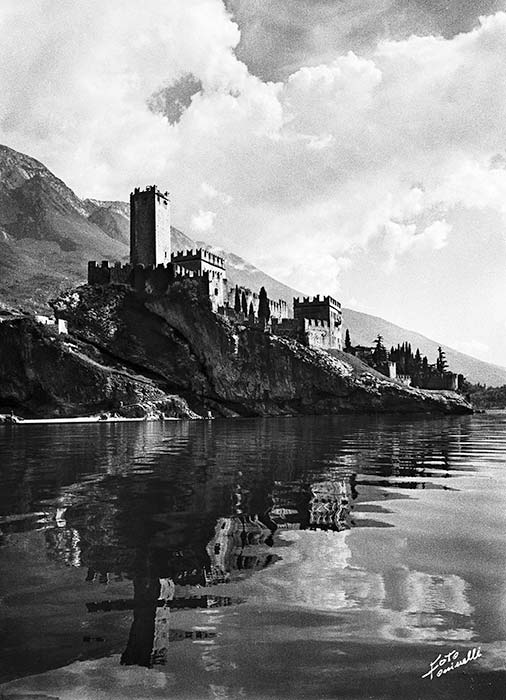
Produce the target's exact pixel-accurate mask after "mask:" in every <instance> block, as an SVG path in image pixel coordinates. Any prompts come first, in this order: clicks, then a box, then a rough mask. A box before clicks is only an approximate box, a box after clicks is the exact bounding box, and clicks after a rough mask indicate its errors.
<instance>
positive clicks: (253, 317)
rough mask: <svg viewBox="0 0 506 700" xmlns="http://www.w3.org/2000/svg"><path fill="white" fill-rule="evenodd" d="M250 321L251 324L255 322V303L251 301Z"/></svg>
mask: <svg viewBox="0 0 506 700" xmlns="http://www.w3.org/2000/svg"><path fill="white" fill-rule="evenodd" d="M248 320H249V321H250V322H251V323H254V322H255V309H254V308H253V302H252V301H250V303H249V311H248Z"/></svg>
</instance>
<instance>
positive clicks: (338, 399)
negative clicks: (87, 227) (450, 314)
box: [55, 280, 470, 415]
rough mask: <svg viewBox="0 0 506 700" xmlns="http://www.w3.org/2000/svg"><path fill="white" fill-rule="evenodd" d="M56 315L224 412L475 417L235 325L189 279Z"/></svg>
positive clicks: (355, 366) (95, 294)
mask: <svg viewBox="0 0 506 700" xmlns="http://www.w3.org/2000/svg"><path fill="white" fill-rule="evenodd" d="M55 309H56V311H57V313H58V314H59V315H60V316H61V317H64V318H66V319H67V320H68V322H69V327H70V329H71V330H72V332H74V333H75V334H76V335H77V336H78V337H79V338H81V339H83V340H85V341H87V342H91V343H93V344H94V345H95V346H96V347H98V348H100V349H101V350H102V351H106V352H107V353H108V354H109V355H110V356H112V357H115V358H117V359H118V360H121V361H122V362H125V363H128V364H129V365H131V366H135V367H136V368H137V369H138V371H139V372H143V373H150V374H151V375H152V376H154V377H156V378H157V379H158V380H159V381H161V382H164V383H165V385H166V387H167V391H171V392H177V393H181V394H183V395H184V396H186V397H188V398H189V400H190V401H193V402H194V404H195V406H198V407H199V408H203V407H205V408H209V407H210V408H212V409H213V410H214V411H215V412H217V413H221V414H223V415H237V414H239V415H276V414H285V413H286V414H290V413H343V412H374V411H402V412H420V411H433V412H440V413H451V412H454V413H456V412H468V411H469V410H470V406H469V404H467V403H466V402H465V401H464V400H463V399H462V398H461V397H458V396H457V395H455V394H450V393H445V392H437V393H436V392H425V391H421V390H417V389H411V388H407V387H403V386H401V385H399V384H396V383H394V382H391V381H389V380H388V379H387V378H383V377H381V375H377V374H376V373H374V372H372V371H371V370H369V368H367V367H366V366H365V365H363V364H362V363H360V362H358V361H357V360H355V359H354V358H353V359H351V358H350V357H349V356H348V355H346V354H344V353H339V352H334V353H333V354H332V355H330V354H328V353H326V352H324V351H319V350H312V349H309V348H306V347H303V346H302V345H300V344H299V343H296V342H294V341H288V340H285V339H282V338H277V337H275V336H272V335H271V334H269V333H265V332H263V331H261V330H257V329H252V328H248V327H244V326H240V325H234V324H231V323H230V321H228V320H227V319H224V318H222V317H219V316H216V315H215V314H213V313H212V311H211V309H210V306H209V302H208V300H207V298H206V297H205V296H203V295H202V294H201V292H200V289H199V286H198V284H196V283H195V282H194V281H191V280H186V281H184V282H180V283H179V282H178V283H177V284H174V285H173V286H172V287H171V288H169V291H168V292H167V294H165V295H163V296H158V297H153V296H147V295H146V296H141V295H139V294H136V293H134V292H133V291H132V290H130V289H128V288H126V287H122V286H108V287H89V286H84V287H81V288H79V289H78V290H76V291H75V292H73V293H71V294H68V295H65V296H63V297H61V298H60V299H59V300H58V301H57V302H56V303H55Z"/></svg>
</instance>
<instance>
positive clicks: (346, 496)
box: [0, 415, 506, 700]
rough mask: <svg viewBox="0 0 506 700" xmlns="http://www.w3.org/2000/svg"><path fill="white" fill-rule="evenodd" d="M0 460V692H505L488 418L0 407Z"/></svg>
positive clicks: (502, 496)
mask: <svg viewBox="0 0 506 700" xmlns="http://www.w3.org/2000/svg"><path fill="white" fill-rule="evenodd" d="M0 465H1V466H0V629H1V638H0V647H1V653H0V684H1V685H0V693H1V694H2V695H1V697H2V698H12V699H14V698H21V697H22V698H24V697H32V698H37V699H38V698H62V699H67V698H79V699H81V698H86V699H87V698H90V699H91V698H93V699H97V700H98V699H99V698H100V699H104V698H114V699H116V698H117V699H118V700H119V699H120V698H121V699H123V698H135V699H136V700H138V699H139V698H146V699H147V698H198V699H199V700H200V699H207V698H210V699H217V700H236V699H237V698H247V699H250V698H251V699H257V698H258V699H262V698H294V699H297V698H310V699H311V700H313V699H315V698H322V699H323V698H374V699H376V698H385V699H386V698H393V697H398V698H400V699H401V698H402V699H404V698H473V699H476V698H505V697H506V672H505V669H506V573H505V572H506V548H505V536H506V417H505V416H503V415H478V416H465V417H454V418H441V419H439V418H434V419H426V418H420V419H413V418H409V419H406V420H402V419H399V418H398V417H397V418H393V417H391V418H389V417H385V418H376V417H349V418H340V417H300V418H279V419H277V418H269V419H247V420H246V419H245V420H214V421H195V422H185V421H182V422H169V421H167V422H152V423H115V424H107V423H98V424H88V425H86V424H84V425H52V426H0ZM438 671H440V673H439V675H438ZM424 676H425V677H424Z"/></svg>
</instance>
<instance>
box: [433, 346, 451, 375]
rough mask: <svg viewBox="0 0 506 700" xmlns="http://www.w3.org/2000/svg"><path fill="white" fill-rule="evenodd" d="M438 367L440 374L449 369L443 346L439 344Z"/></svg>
mask: <svg viewBox="0 0 506 700" xmlns="http://www.w3.org/2000/svg"><path fill="white" fill-rule="evenodd" d="M436 369H437V371H438V372H439V373H440V374H443V373H444V372H446V371H447V370H448V362H447V361H446V355H445V352H444V350H443V348H442V347H441V346H439V347H438V349H437V360H436Z"/></svg>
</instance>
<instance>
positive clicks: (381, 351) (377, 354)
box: [372, 333, 387, 368]
mask: <svg viewBox="0 0 506 700" xmlns="http://www.w3.org/2000/svg"><path fill="white" fill-rule="evenodd" d="M374 343H375V348H374V351H373V353H372V357H373V360H374V364H375V365H376V367H378V368H379V367H380V366H381V365H383V364H384V363H385V362H386V361H387V351H386V348H385V346H384V345H383V336H382V335H380V334H379V333H378V335H377V337H376V340H375V341H374Z"/></svg>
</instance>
